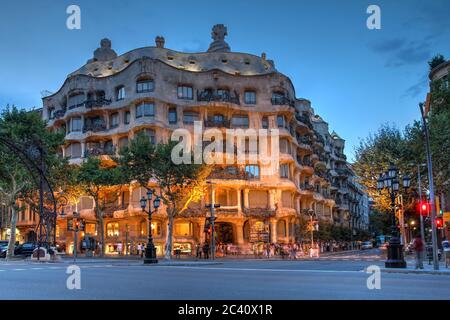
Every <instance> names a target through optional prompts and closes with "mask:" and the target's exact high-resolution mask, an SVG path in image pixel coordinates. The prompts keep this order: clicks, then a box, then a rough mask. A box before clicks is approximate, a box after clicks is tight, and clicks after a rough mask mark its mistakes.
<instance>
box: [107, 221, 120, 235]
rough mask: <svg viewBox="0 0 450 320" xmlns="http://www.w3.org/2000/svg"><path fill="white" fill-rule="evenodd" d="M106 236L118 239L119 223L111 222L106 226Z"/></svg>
mask: <svg viewBox="0 0 450 320" xmlns="http://www.w3.org/2000/svg"><path fill="white" fill-rule="evenodd" d="M106 235H107V236H108V237H118V236H119V223H118V222H111V223H108V224H107V225H106Z"/></svg>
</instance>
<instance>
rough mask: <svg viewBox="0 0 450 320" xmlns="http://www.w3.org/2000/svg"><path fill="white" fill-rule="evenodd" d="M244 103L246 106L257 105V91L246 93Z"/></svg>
mask: <svg viewBox="0 0 450 320" xmlns="http://www.w3.org/2000/svg"><path fill="white" fill-rule="evenodd" d="M244 102H245V103H246V104H256V92H255V91H245V92H244Z"/></svg>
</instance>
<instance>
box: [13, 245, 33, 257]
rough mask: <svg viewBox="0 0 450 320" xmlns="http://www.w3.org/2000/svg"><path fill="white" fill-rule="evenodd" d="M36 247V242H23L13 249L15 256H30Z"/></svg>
mask: <svg viewBox="0 0 450 320" xmlns="http://www.w3.org/2000/svg"><path fill="white" fill-rule="evenodd" d="M37 247H38V245H37V243H34V242H25V243H23V244H21V245H19V246H18V247H17V248H15V249H14V255H15V256H25V257H28V256H31V255H32V254H33V251H34V249H36V248H37Z"/></svg>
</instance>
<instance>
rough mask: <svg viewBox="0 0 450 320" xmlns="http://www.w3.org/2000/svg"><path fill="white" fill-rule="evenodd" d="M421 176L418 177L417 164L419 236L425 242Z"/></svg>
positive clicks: (418, 167)
mask: <svg viewBox="0 0 450 320" xmlns="http://www.w3.org/2000/svg"><path fill="white" fill-rule="evenodd" d="M420 180H421V177H420V164H418V165H417V183H418V187H419V204H420V205H419V216H420V217H419V219H420V237H421V238H422V241H424V242H426V240H425V230H424V227H423V212H422V183H421V181H420Z"/></svg>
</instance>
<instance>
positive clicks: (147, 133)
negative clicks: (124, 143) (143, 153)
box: [137, 129, 156, 144]
mask: <svg viewBox="0 0 450 320" xmlns="http://www.w3.org/2000/svg"><path fill="white" fill-rule="evenodd" d="M137 134H138V135H143V136H145V137H148V138H149V139H150V143H151V144H156V133H155V130H152V129H142V130H140V131H138V132H137Z"/></svg>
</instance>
